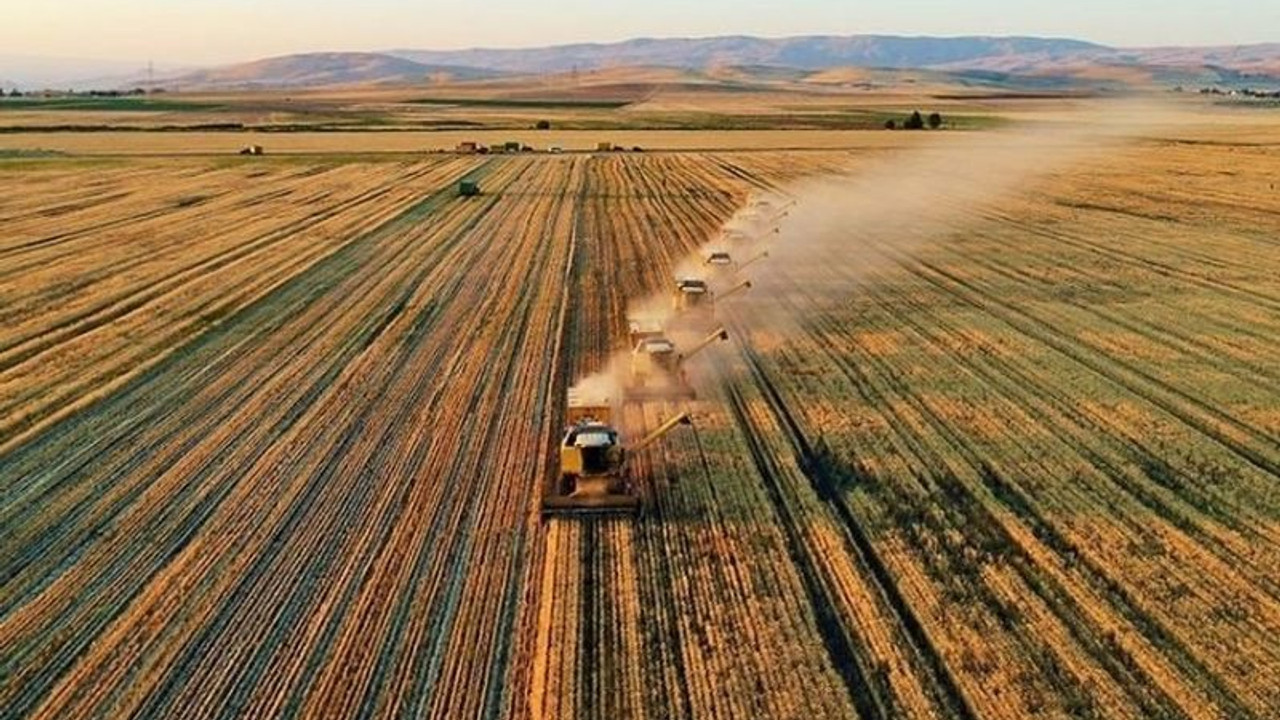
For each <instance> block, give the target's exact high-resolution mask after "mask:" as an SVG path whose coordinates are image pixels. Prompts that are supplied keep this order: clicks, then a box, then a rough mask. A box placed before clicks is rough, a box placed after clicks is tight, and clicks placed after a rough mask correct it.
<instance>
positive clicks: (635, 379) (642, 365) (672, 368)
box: [624, 328, 729, 400]
mask: <svg viewBox="0 0 1280 720" xmlns="http://www.w3.org/2000/svg"><path fill="white" fill-rule="evenodd" d="M728 339H729V332H728V331H727V330H725V329H724V328H718V329H717V330H716V331H715V332H713V333H711V334H710V335H708V336H706V337H705V338H703V339H702V340H701V341H700V342H699V343H697V344H696V345H694V346H693V347H691V348H689V349H688V350H685V351H684V352H677V351H676V345H675V343H673V342H672V341H670V340H668V339H667V338H666V337H663V336H657V337H643V338H641V339H640V340H639V341H638V342H637V343H636V345H635V348H633V349H632V351H631V368H630V374H629V375H628V378H627V384H626V387H625V389H624V397H625V399H627V400H693V399H695V398H696V397H697V393H696V392H695V391H694V389H693V386H692V385H690V384H689V378H688V376H687V375H686V374H685V363H686V362H688V361H689V358H691V357H693V356H694V355H697V354H698V353H700V352H702V351H703V350H705V349H707V348H708V347H710V346H711V345H712V344H713V343H715V342H718V341H721V340H728Z"/></svg>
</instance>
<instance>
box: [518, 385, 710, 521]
mask: <svg viewBox="0 0 1280 720" xmlns="http://www.w3.org/2000/svg"><path fill="white" fill-rule="evenodd" d="M612 416H613V409H612V407H611V406H610V405H609V403H608V402H607V401H603V402H602V401H585V400H582V399H580V398H577V397H575V396H573V395H572V394H571V395H570V397H569V408H568V413H567V422H568V425H569V427H568V428H567V429H566V430H565V434H564V439H563V440H562V441H561V442H560V473H559V475H558V477H557V478H556V479H555V481H554V483H553V486H552V488H551V489H550V491H549V492H548V493H547V494H546V496H544V497H543V499H542V514H543V515H544V516H547V515H593V514H613V513H635V512H638V511H639V510H640V497H639V496H638V495H636V493H635V491H634V489H633V488H632V487H631V477H630V474H629V472H628V468H627V458H628V456H629V455H630V454H631V453H636V452H639V451H641V450H643V449H644V448H646V447H648V446H650V445H652V444H653V443H655V442H657V441H658V440H660V439H661V438H662V436H664V435H666V434H667V433H669V432H671V431H672V430H674V429H675V428H676V427H677V426H679V425H688V424H690V423H691V420H690V419H689V413H680V414H679V415H676V416H675V417H673V418H671V419H669V420H667V421H666V422H664V423H662V425H660V426H658V428H657V429H656V430H654V431H653V432H651V433H649V434H648V435H646V436H645V437H644V438H643V439H642V440H640V441H639V442H637V443H635V444H634V445H630V446H627V445H624V443H623V440H622V436H621V434H620V433H619V432H618V430H617V428H615V427H614V425H613V424H612Z"/></svg>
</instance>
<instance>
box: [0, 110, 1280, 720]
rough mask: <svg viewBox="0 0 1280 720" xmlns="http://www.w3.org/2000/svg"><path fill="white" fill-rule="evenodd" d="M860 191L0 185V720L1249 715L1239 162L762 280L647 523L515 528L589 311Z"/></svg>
mask: <svg viewBox="0 0 1280 720" xmlns="http://www.w3.org/2000/svg"><path fill="white" fill-rule="evenodd" d="M877 137H884V136H882V135H881V136H877ZM879 153H880V150H879V149H877V150H876V153H874V154H879ZM871 154H873V153H871V152H869V149H866V148H864V149H855V150H842V151H834V150H833V151H828V152H778V151H773V152H767V151H755V152H750V153H735V152H732V151H728V150H725V151H710V152H671V153H660V154H599V155H586V154H582V155H577V154H570V155H560V156H552V155H538V156H511V157H490V158H480V157H461V156H451V155H440V156H426V157H422V158H414V159H408V158H404V159H402V158H398V157H397V158H389V159H382V160H376V159H336V158H315V159H305V158H291V159H289V160H288V161H276V160H274V159H270V158H269V159H267V161H265V162H235V161H222V160H210V159H201V158H164V159H131V160H119V161H112V162H109V163H106V164H103V165H101V166H99V167H96V168H95V169H94V170H93V172H92V173H86V172H84V170H83V169H82V168H80V166H79V165H78V163H80V162H81V161H80V160H75V159H69V160H65V161H64V160H56V159H55V160H48V161H41V162H39V163H34V164H32V165H30V166H24V167H15V168H12V169H9V170H6V171H5V172H6V173H7V174H6V175H5V178H6V180H8V179H11V178H14V177H18V176H20V177H21V188H22V191H21V192H16V193H5V194H0V224H2V225H3V227H4V228H5V231H4V233H3V234H2V235H0V317H2V318H3V320H4V322H3V323H0V558H3V561H2V564H0V580H2V581H0V647H4V648H5V653H4V654H3V656H0V707H3V708H6V712H5V713H4V715H5V717H15V718H27V717H31V718H62V717H84V718H88V717H139V718H159V717H175V716H189V717H212V716H219V717H251V718H277V717H280V718H284V717H318V716H332V717H353V716H361V717H364V716H370V717H372V716H377V717H389V718H390V717H438V718H446V717H447V718H473V717H475V718H481V717H483V718H496V717H521V718H524V717H529V718H622V717H633V718H680V717H708V718H760V717H777V718H812V717H832V718H844V717H864V718H898V717H903V718H951V717H957V718H971V717H996V718H1022V717H1029V716H1044V717H1089V716H1093V717H1121V718H1148V717H1171V718H1202V717H1203V718H1213V717H1231V718H1259V719H1262V718H1269V717H1275V716H1276V715H1277V714H1280V685H1278V684H1277V683H1276V681H1275V679H1274V678H1276V677H1278V676H1280V582H1278V581H1277V572H1276V570H1277V568H1280V492H1277V491H1276V487H1277V484H1278V483H1280V451H1278V450H1277V448H1278V447H1280V372H1277V370H1276V368H1280V343H1277V342H1276V338H1277V337H1280V279H1277V277H1276V273H1275V269H1276V268H1277V267H1280V242H1278V241H1277V240H1276V238H1277V237H1280V195H1277V194H1276V193H1275V192H1274V190H1273V189H1272V188H1270V183H1271V182H1272V181H1271V179H1272V178H1274V177H1277V176H1280V154H1277V153H1276V152H1275V150H1274V147H1270V146H1266V145H1229V144H1217V142H1216V141H1215V144H1194V145H1193V144H1187V143H1185V142H1165V141H1145V142H1143V143H1140V144H1137V145H1134V146H1132V147H1126V148H1121V149H1118V150H1116V151H1115V152H1114V153H1113V154H1111V155H1109V156H1107V157H1106V158H1105V159H1100V160H1091V161H1090V165H1088V166H1080V167H1073V168H1071V169H1069V170H1063V171H1061V172H1058V173H1055V174H1051V175H1047V176H1045V177H1042V178H1039V179H1038V180H1037V181H1036V182H1034V183H1027V184H1025V185H1024V186H1022V187H1019V192H1018V193H1017V195H1016V196H1015V197H1011V198H1008V199H1007V200H1005V201H1004V202H1001V203H1000V204H999V205H998V207H965V206H963V205H962V204H958V203H957V201H956V200H955V199H954V195H953V194H952V193H949V191H948V189H947V187H946V184H945V183H939V184H938V186H937V187H934V188H931V189H930V190H931V192H932V193H933V194H934V195H935V196H936V197H935V198H934V200H933V202H936V203H937V204H938V205H940V206H945V205H946V204H948V203H956V204H957V207H955V208H954V209H953V211H954V215H955V216H956V217H958V218H962V219H963V222H962V223H959V224H958V226H957V227H958V229H957V230H955V231H954V232H951V233H947V234H941V235H937V236H930V237H928V238H921V242H920V243H918V244H916V245H913V246H912V247H911V250H910V252H908V251H906V250H904V248H903V247H902V246H898V245H894V244H892V243H890V242H888V241H887V240H886V239H885V238H884V237H882V236H879V235H877V234H874V233H860V232H853V231H850V234H849V237H848V238H847V239H846V240H845V242H844V243H843V244H842V246H841V247H840V249H839V251H838V252H839V255H838V256H834V255H833V256H822V255H816V256H815V255H808V256H804V257H803V258H802V259H804V260H805V262H795V263H792V264H787V265H783V266H777V265H774V266H771V267H770V268H769V270H768V272H769V273H771V280H770V283H769V287H771V288H772V291H771V292H770V293H767V294H764V295H761V294H757V295H755V296H753V295H751V294H750V293H748V294H746V295H743V296H742V297H741V299H739V300H734V301H728V302H726V303H724V304H723V305H722V306H721V307H720V308H718V309H717V312H718V313H719V317H720V320H721V321H722V322H724V323H725V324H726V326H727V327H728V328H729V330H730V331H731V333H732V335H733V342H731V343H728V344H725V345H722V346H718V347H716V348H714V349H713V350H711V351H709V352H708V354H707V355H706V356H705V357H704V360H703V361H702V362H701V363H700V364H699V365H698V366H697V367H696V368H695V371H696V373H695V377H696V378H697V381H698V385H699V389H700V399H699V400H698V401H696V402H694V403H692V406H693V407H694V409H695V410H696V412H697V421H696V423H695V426H694V429H692V430H680V431H677V432H676V433H673V434H671V435H669V436H668V437H667V439H665V440H664V441H663V442H662V443H660V444H659V445H657V446H654V447H653V448H651V449H649V450H647V451H644V452H643V453H641V454H640V455H639V456H637V458H636V465H637V466H636V467H635V468H634V471H635V472H636V474H637V476H638V477H640V478H642V483H641V488H640V490H641V494H642V495H643V497H644V500H645V506H646V512H645V513H644V515H643V516H641V517H640V518H638V519H617V518H614V519H603V520H591V521H584V520H579V519H563V518H558V519H550V520H543V519H541V518H540V517H539V514H538V511H537V508H538V501H539V494H540V491H541V489H542V487H543V483H544V480H545V478H546V476H547V473H548V472H550V471H551V469H552V468H553V467H554V458H553V451H554V444H555V442H556V441H557V440H558V435H559V432H560V430H561V427H562V420H563V410H564V408H563V403H564V395H565V392H566V389H567V388H568V387H569V386H570V385H572V384H573V383H574V382H575V381H576V380H577V379H579V378H581V377H583V376H585V375H588V374H591V373H593V372H595V371H597V370H599V369H600V368H601V367H603V366H605V365H607V364H608V362H609V359H610V357H611V356H612V355H614V354H615V353H617V352H618V351H620V350H622V349H623V348H624V345H625V343H626V323H625V316H626V309H627V307H628V304H629V303H630V302H632V301H635V300H637V299H639V298H642V297H645V296H647V295H650V294H651V293H653V292H655V291H661V290H664V289H665V288H666V286H667V285H668V283H669V282H670V278H671V277H672V274H673V272H674V271H675V269H676V268H677V267H678V266H680V265H681V264H682V263H683V262H684V261H685V260H686V258H687V257H688V256H689V255H690V254H691V253H694V252H695V251H696V250H697V249H698V248H700V247H701V246H702V245H704V244H705V243H706V242H707V241H708V240H709V239H711V238H712V237H715V236H716V234H717V233H718V231H719V229H720V227H721V225H722V223H724V222H725V221H726V220H728V219H729V218H730V217H732V216H733V215H734V213H735V212H737V211H738V210H739V209H740V208H741V207H743V205H744V204H745V203H746V202H747V200H748V197H749V196H750V195H751V194H752V193H759V192H764V191H775V190H780V191H786V190H787V189H788V188H791V187H795V183H796V182H797V181H800V180H802V179H804V178H810V177H818V176H827V175H831V174H833V173H837V172H843V171H847V170H850V169H852V171H854V172H857V169H858V168H859V167H860V166H861V165H863V164H864V163H865V162H867V157H868V156H869V155H871ZM463 177H472V178H476V179H478V180H479V181H480V182H481V184H482V186H483V189H484V194H483V195H481V196H479V197H475V198H466V199H463V198H458V197H456V196H455V188H456V184H457V182H458V180H459V179H461V178H463ZM800 202H801V205H803V202H804V198H803V197H801V198H800ZM799 241H800V239H797V238H792V237H789V236H788V235H787V233H786V232H785V225H784V232H783V233H782V234H780V236H779V237H778V239H777V240H776V242H777V243H779V244H782V243H787V242H799ZM777 255H778V256H779V257H785V253H782V252H781V251H780V252H779V253H777ZM850 257H854V258H859V259H862V258H865V259H866V262H865V263H860V264H861V265H865V267H859V269H858V270H857V273H856V276H853V275H851V274H850V270H849V268H850V267H851V263H850V262H849V260H848V258H850ZM766 262H767V261H766ZM761 272H762V273H763V272H764V271H763V270H762V271H761ZM831 288H843V289H842V290H840V291H838V292H833V291H831ZM779 309H783V310H786V312H787V313H788V314H789V315H790V316H791V317H800V318H803V319H804V320H803V322H798V323H794V324H791V325H788V326H786V327H785V331H784V329H783V328H780V327H778V326H774V325H770V324H768V323H767V322H761V318H768V317H769V316H770V315H771V313H775V312H777V311H778V310H779ZM679 409H680V407H679V405H678V404H676V403H663V402H646V403H631V404H628V406H627V407H626V410H625V417H624V421H625V427H626V428H627V429H628V430H629V431H631V432H633V433H638V432H640V431H641V430H642V429H645V428H652V427H654V426H656V425H657V424H659V423H660V422H661V420H662V419H663V418H665V417H668V416H670V415H671V414H673V413H674V412H677V411H678V410H679Z"/></svg>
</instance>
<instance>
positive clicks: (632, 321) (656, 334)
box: [627, 317, 664, 348]
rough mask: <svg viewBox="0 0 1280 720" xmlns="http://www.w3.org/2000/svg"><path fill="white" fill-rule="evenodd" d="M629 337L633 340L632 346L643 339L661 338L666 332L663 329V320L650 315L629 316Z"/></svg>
mask: <svg viewBox="0 0 1280 720" xmlns="http://www.w3.org/2000/svg"><path fill="white" fill-rule="evenodd" d="M627 329H628V337H629V338H630V340H631V347H633V348H634V347H635V346H636V344H637V343H639V342H640V341H641V340H648V339H651V338H661V337H663V335H664V333H663V330H662V320H661V319H659V318H650V317H635V318H627Z"/></svg>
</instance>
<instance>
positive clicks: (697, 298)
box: [671, 278, 711, 312]
mask: <svg viewBox="0 0 1280 720" xmlns="http://www.w3.org/2000/svg"><path fill="white" fill-rule="evenodd" d="M710 306H711V288H709V287H707V281H706V280H701V279H699V278H681V279H679V280H677V281H676V289H675V292H674V293H673V294H672V296H671V307H672V308H673V309H674V310H675V311H676V312H688V311H690V310H697V309H700V308H708V309H709V308H710Z"/></svg>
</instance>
